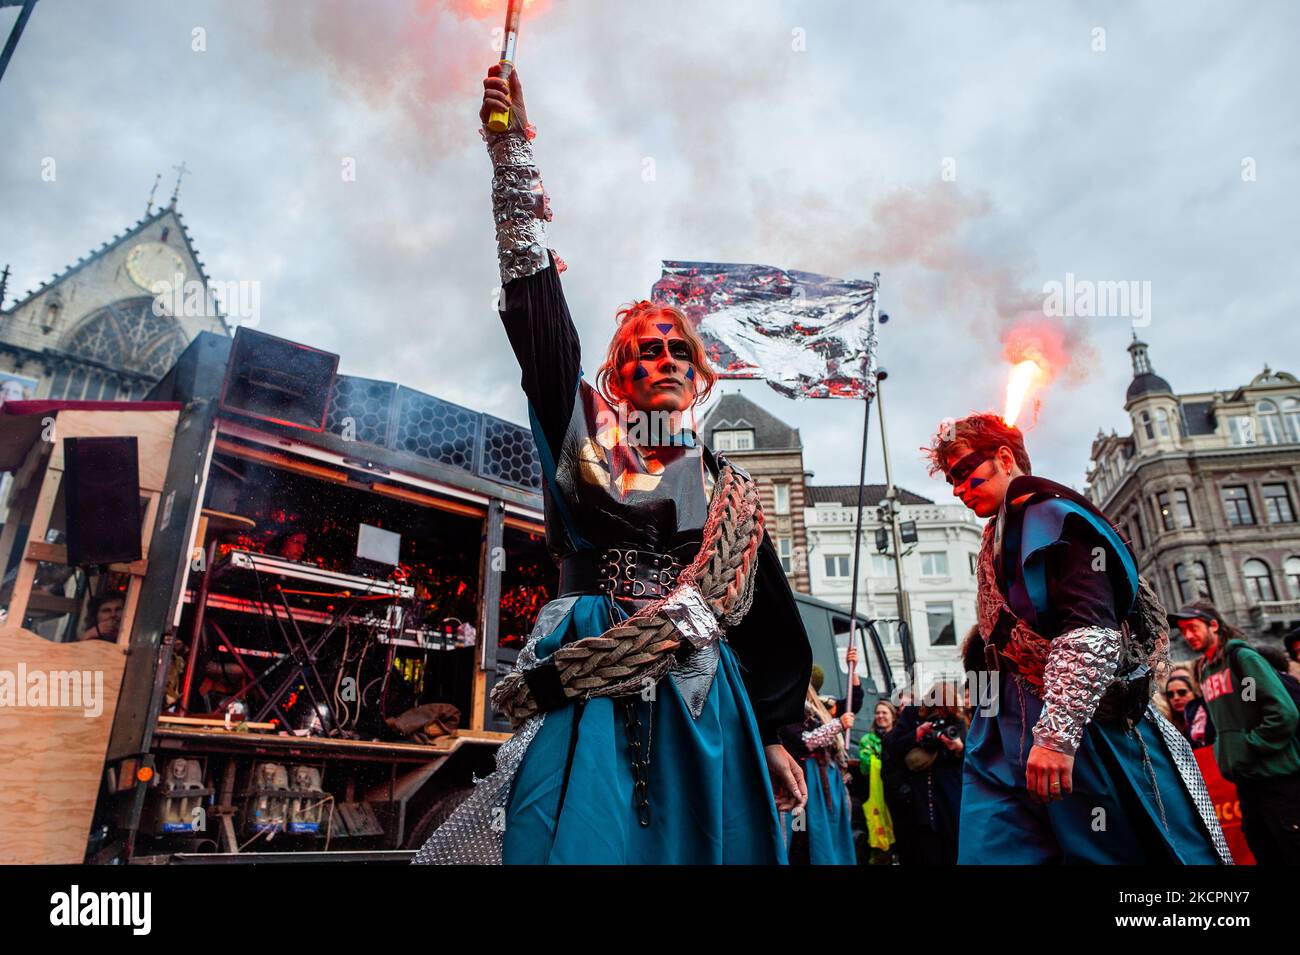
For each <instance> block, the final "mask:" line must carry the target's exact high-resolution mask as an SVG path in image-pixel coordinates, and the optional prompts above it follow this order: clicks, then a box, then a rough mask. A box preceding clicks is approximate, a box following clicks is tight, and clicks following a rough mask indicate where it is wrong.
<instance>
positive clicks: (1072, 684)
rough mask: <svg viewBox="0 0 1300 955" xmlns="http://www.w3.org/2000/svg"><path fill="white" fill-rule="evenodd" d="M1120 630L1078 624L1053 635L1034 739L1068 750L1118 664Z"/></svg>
mask: <svg viewBox="0 0 1300 955" xmlns="http://www.w3.org/2000/svg"><path fill="white" fill-rule="evenodd" d="M1119 653H1120V635H1119V631H1118V630H1108V629H1106V628H1105V627H1080V628H1079V629H1077V630H1071V631H1069V632H1067V633H1063V634H1061V635H1060V636H1059V637H1057V638H1056V639H1055V640H1053V641H1052V649H1051V650H1050V651H1048V654H1047V664H1046V666H1044V668H1043V712H1042V715H1041V716H1039V718H1038V722H1037V723H1036V724H1035V725H1034V742H1035V743H1036V744H1037V745H1039V746H1042V747H1044V748H1045V749H1050V750H1055V751H1056V752H1058V753H1065V754H1066V755H1067V756H1073V755H1074V753H1075V751H1076V750H1077V749H1078V748H1079V744H1080V743H1081V742H1083V730H1084V727H1085V726H1087V724H1088V720H1090V719H1092V714H1093V713H1094V712H1095V711H1096V709H1097V704H1098V702H1100V700H1101V697H1102V694H1103V693H1105V692H1106V687H1108V686H1110V683H1111V680H1113V679H1114V678H1115V671H1116V669H1117V668H1118V667H1119Z"/></svg>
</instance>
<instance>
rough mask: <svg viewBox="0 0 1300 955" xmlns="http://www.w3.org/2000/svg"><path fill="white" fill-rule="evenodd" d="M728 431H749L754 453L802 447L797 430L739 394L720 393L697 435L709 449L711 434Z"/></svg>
mask: <svg viewBox="0 0 1300 955" xmlns="http://www.w3.org/2000/svg"><path fill="white" fill-rule="evenodd" d="M731 428H738V429H744V428H752V429H753V430H754V450H755V451H783V450H797V449H799V448H802V447H803V442H802V441H800V439H799V429H798V428H792V427H790V426H789V425H788V424H786V423H785V422H784V421H782V420H781V419H780V418H778V417H777V416H776V415H774V414H772V413H771V412H769V411H764V410H763V408H761V407H760V406H759V405H757V404H755V403H754V402H753V401H751V400H750V399H748V398H746V397H745V396H744V395H742V394H740V393H739V392H729V393H727V394H724V395H723V396H722V397H721V398H719V399H718V403H717V404H716V405H714V406H713V408H712V409H710V411H709V413H708V414H706V415H705V416H704V420H703V421H702V422H700V433H701V434H702V435H703V437H704V441H705V443H706V444H709V445H710V446H712V444H713V432H714V431H719V430H721V431H726V430H728V429H731ZM855 486H856V485H855Z"/></svg>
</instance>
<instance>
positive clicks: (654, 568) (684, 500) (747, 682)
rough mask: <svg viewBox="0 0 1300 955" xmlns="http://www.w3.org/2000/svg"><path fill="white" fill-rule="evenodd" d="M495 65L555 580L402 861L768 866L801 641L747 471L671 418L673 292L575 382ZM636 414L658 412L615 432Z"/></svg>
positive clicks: (676, 325)
mask: <svg viewBox="0 0 1300 955" xmlns="http://www.w3.org/2000/svg"><path fill="white" fill-rule="evenodd" d="M506 72H507V74H508V81H507V80H506V79H503V78H502V75H501V74H502V68H501V66H500V65H496V66H493V67H492V68H491V69H490V70H489V71H488V76H487V78H486V79H485V80H484V83H483V85H484V91H485V92H484V96H483V103H482V109H481V111H480V116H479V118H480V119H481V120H482V122H483V123H484V128H483V129H482V130H481V134H482V135H483V137H484V139H485V141H486V142H487V148H488V153H489V155H490V156H491V159H492V164H493V170H494V178H493V183H492V201H493V213H494V217H495V220H496V226H497V252H498V257H499V262H500V268H501V281H502V286H503V300H502V309H501V319H502V322H503V323H504V325H505V329H506V334H507V337H508V338H509V340H510V344H511V347H512V349H513V350H514V352H515V356H516V358H517V359H518V361H519V364H520V367H521V369H522V372H523V376H522V385H523V388H524V391H525V393H526V394H527V396H528V403H529V418H530V421H531V424H532V431H533V437H534V440H535V441H536V444H537V448H538V452H539V456H540V458H541V461H542V470H543V496H544V501H545V512H546V523H547V541H548V546H549V547H550V550H551V552H552V555H553V556H554V557H555V558H556V560H557V562H558V563H559V564H560V588H559V593H560V595H559V597H558V598H557V599H555V600H552V601H551V602H550V603H548V604H547V605H546V606H545V607H544V608H543V609H542V610H541V612H540V613H539V615H538V618H537V622H536V624H535V626H534V628H533V632H532V634H531V635H530V637H529V640H528V643H527V645H526V647H525V649H524V650H523V651H522V652H521V654H520V657H519V662H518V664H517V668H516V672H515V673H513V674H511V675H510V676H509V677H507V678H505V679H504V680H502V681H500V682H498V684H497V685H496V687H495V688H494V690H493V702H494V704H495V705H496V706H497V708H498V709H499V710H500V711H501V712H503V713H504V714H506V715H507V716H508V717H509V718H510V720H511V722H512V725H514V726H515V727H516V732H515V735H514V736H513V737H512V738H511V740H510V741H509V742H507V743H506V744H504V745H503V746H502V747H501V750H500V751H499V752H498V756H497V767H498V768H497V772H496V773H494V774H493V775H492V776H490V777H489V778H488V779H486V780H484V781H482V782H480V783H479V785H478V786H477V787H476V789H475V792H474V793H473V795H472V796H471V797H470V799H468V800H467V801H466V803H465V804H464V805H462V807H461V808H460V809H459V810H458V811H457V812H456V813H455V814H453V815H452V817H451V818H450V819H449V820H448V821H447V823H445V824H444V825H443V826H442V827H441V828H440V829H439V830H438V831H436V832H435V833H434V835H433V836H432V837H431V838H430V840H429V842H428V843H427V844H426V845H425V846H424V847H423V848H422V849H421V850H420V851H419V852H418V853H417V856H416V861H417V862H493V861H504V862H506V863H534V864H535V863H604V864H610V863H612V864H660V863H783V862H785V861H786V854H785V847H784V841H783V838H782V832H781V827H780V822H779V819H778V808H777V807H778V803H779V805H780V808H781V809H782V810H795V809H802V807H803V805H804V803H805V802H806V798H807V797H806V785H805V780H804V778H803V774H802V772H801V771H800V768H799V765H798V763H797V762H796V761H795V760H794V759H793V758H792V757H791V756H790V755H789V754H788V753H787V752H786V751H785V749H784V748H783V747H782V746H781V744H780V742H779V741H778V730H779V729H780V728H781V727H782V726H785V725H788V724H790V723H794V722H799V721H802V719H803V704H804V695H805V690H806V687H807V685H808V678H809V672H810V669H811V651H810V648H809V645H808V639H807V636H806V634H805V632H804V629H803V625H802V623H801V620H800V617H799V613H798V609H797V607H796V605H795V602H794V598H793V596H792V594H791V592H790V587H789V584H788V583H787V581H786V578H785V575H784V573H783V572H782V570H781V565H780V560H779V558H778V556H777V553H776V549H775V547H774V546H773V544H772V541H771V539H770V538H769V537H768V536H767V534H766V532H765V531H764V530H763V520H762V511H761V508H760V507H759V506H758V503H757V502H758V494H757V487H756V486H755V484H754V482H753V480H752V479H751V478H750V477H749V476H748V475H747V474H745V473H744V472H743V471H741V470H740V469H739V468H737V467H735V466H734V465H733V464H731V463H730V462H728V461H727V460H726V459H725V458H724V457H723V456H721V455H715V454H713V453H712V452H711V451H710V450H709V449H708V448H706V447H704V446H703V445H702V444H701V443H700V441H699V439H698V437H697V436H696V435H695V434H694V433H693V431H691V429H689V428H687V427H685V425H684V424H683V423H682V415H683V414H684V413H686V412H689V411H690V410H691V409H692V408H693V407H694V405H695V404H696V403H697V402H699V401H701V400H703V399H704V398H705V397H706V396H707V395H708V394H709V391H710V389H711V388H712V386H713V383H714V373H713V371H712V370H711V368H710V367H709V364H708V361H707V359H706V357H705V353H704V347H703V344H702V343H701V341H700V338H699V336H698V335H697V334H696V332H695V330H694V328H693V327H692V325H691V323H690V321H689V320H688V319H687V318H686V317H685V316H684V315H683V314H682V313H681V312H680V311H678V310H677V309H675V308H673V307H671V306H667V305H663V304H656V303H651V302H646V301H643V302H637V303H635V304H633V305H630V306H628V307H626V308H624V309H622V310H620V311H619V313H618V315H617V316H616V318H617V321H618V328H617V331H616V332H615V334H614V338H613V341H611V342H610V345H609V349H608V353H607V356H606V359H605V361H604V363H603V364H602V365H601V367H600V368H599V370H598V372H597V375H596V378H595V385H594V386H593V385H592V384H590V383H588V381H587V380H586V379H585V377H584V376H583V373H582V369H581V367H580V358H581V353H580V347H579V342H578V335H577V331H576V329H575V328H574V324H573V321H572V319H571V318H570V315H569V310H568V306H567V305H566V303H565V299H564V293H563V291H562V289H561V287H560V280H559V273H560V271H561V268H562V266H561V265H559V264H558V260H557V259H556V258H555V257H554V255H553V254H552V253H551V252H550V251H549V250H548V249H547V248H546V225H545V224H546V222H547V221H548V220H549V219H550V216H551V214H550V208H549V204H548V202H547V198H546V194H545V192H544V191H543V189H542V184H541V179H540V177H539V174H538V171H537V168H536V165H535V163H534V159H533V152H532V142H531V141H532V139H533V137H534V135H535V132H534V130H533V128H532V126H531V125H530V124H529V123H528V118H527V112H526V109H525V105H524V97H523V90H522V87H521V85H520V82H519V73H518V71H517V70H508V71H506ZM507 113H508V115H509V124H508V126H507V128H506V129H505V131H504V132H501V133H495V132H491V131H490V129H489V128H488V125H487V124H488V122H489V120H490V119H491V118H493V117H501V116H504V115H506V114H507ZM646 415H651V416H655V417H656V422H652V423H653V424H657V425H661V424H662V422H663V421H665V420H666V421H667V422H668V426H667V428H663V427H662V426H656V427H652V428H650V429H649V430H650V434H651V435H652V438H651V440H650V441H649V442H648V443H643V442H641V441H639V440H633V439H632V436H631V435H630V434H629V433H628V432H629V430H631V431H636V430H637V429H636V428H635V427H633V428H631V429H628V427H627V424H626V423H627V422H629V421H632V420H634V419H636V418H637V417H638V416H646ZM661 432H662V433H661ZM774 794H775V799H774Z"/></svg>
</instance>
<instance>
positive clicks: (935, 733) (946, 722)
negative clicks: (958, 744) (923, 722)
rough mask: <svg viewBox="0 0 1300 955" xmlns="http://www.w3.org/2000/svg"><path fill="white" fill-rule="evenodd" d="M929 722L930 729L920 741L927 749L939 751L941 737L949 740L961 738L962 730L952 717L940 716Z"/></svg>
mask: <svg viewBox="0 0 1300 955" xmlns="http://www.w3.org/2000/svg"><path fill="white" fill-rule="evenodd" d="M927 722H929V724H930V729H928V730H927V731H926V732H925V733H924V735H922V736H921V738H920V740H918V742H919V743H920V744H921V745H922V746H924V747H925V748H926V749H929V750H938V749H939V746H940V743H939V737H940V736H946V737H948V738H949V739H959V738H960V737H961V729H960V728H959V727H958V726H957V723H956V721H955V720H953V719H952V718H951V717H947V716H940V717H937V718H935V719H932V720H928V721H927Z"/></svg>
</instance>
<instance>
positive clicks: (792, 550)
mask: <svg viewBox="0 0 1300 955" xmlns="http://www.w3.org/2000/svg"><path fill="white" fill-rule="evenodd" d="M699 431H700V435H701V436H702V437H703V438H704V441H705V443H706V444H708V446H709V447H711V448H713V449H714V450H715V451H723V452H725V453H726V454H727V456H728V457H730V458H732V459H734V460H735V462H736V464H738V465H740V467H742V468H744V469H745V470H746V471H748V472H749V473H750V474H751V475H752V476H753V478H754V480H755V481H757V482H758V486H759V490H760V493H761V495H762V501H763V513H764V515H765V517H766V519H767V531H768V533H769V534H770V535H771V537H772V543H773V544H775V545H776V549H777V552H778V553H779V554H780V555H781V565H782V567H784V569H785V573H786V576H787V577H788V578H789V580H790V586H791V587H793V588H794V589H795V590H800V591H803V592H804V593H808V592H809V589H808V587H809V584H808V566H807V561H806V560H805V559H804V555H806V554H807V552H808V538H807V534H806V533H805V531H804V517H803V512H804V504H805V491H804V487H805V481H806V479H807V478H808V477H810V476H811V475H810V474H808V473H806V472H805V471H804V467H803V443H802V442H801V441H800V440H799V429H798V428H792V427H790V426H789V425H788V424H786V423H785V422H784V421H781V420H780V419H779V418H777V417H776V416H775V415H773V414H771V413H769V412H767V411H764V410H763V409H762V408H760V407H759V406H758V405H757V404H755V403H754V402H752V401H750V400H749V399H748V398H746V397H745V396H744V395H742V394H740V393H739V392H731V393H727V394H723V395H722V396H721V397H720V398H719V399H718V402H717V404H715V405H714V406H713V407H712V408H711V409H710V410H709V412H708V413H707V414H706V415H705V416H704V420H703V421H702V422H701V423H700V425H699Z"/></svg>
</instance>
